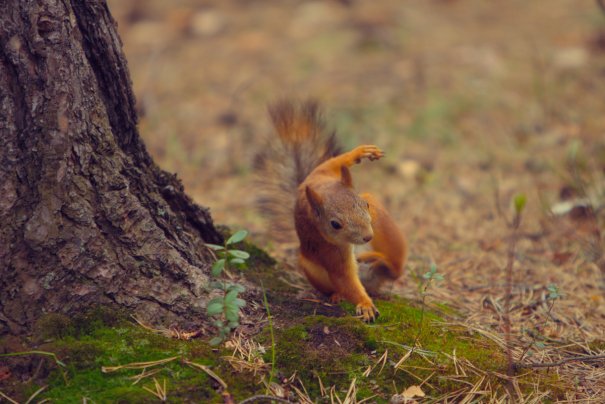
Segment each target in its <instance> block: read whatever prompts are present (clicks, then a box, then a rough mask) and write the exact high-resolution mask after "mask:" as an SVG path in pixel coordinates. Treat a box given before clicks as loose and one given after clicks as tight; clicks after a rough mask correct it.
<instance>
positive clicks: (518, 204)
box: [514, 194, 527, 214]
mask: <svg viewBox="0 0 605 404" xmlns="http://www.w3.org/2000/svg"><path fill="white" fill-rule="evenodd" d="M526 203H527V197H526V196H525V195H524V194H519V195H517V196H515V201H514V204H515V212H517V214H520V213H521V212H523V208H525V204H526Z"/></svg>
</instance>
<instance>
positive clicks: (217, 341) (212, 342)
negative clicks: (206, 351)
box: [209, 337, 223, 346]
mask: <svg viewBox="0 0 605 404" xmlns="http://www.w3.org/2000/svg"><path fill="white" fill-rule="evenodd" d="M221 342H223V338H221V337H214V338H212V339H211V340H210V342H209V343H210V345H212V346H217V345H218V344H220V343H221Z"/></svg>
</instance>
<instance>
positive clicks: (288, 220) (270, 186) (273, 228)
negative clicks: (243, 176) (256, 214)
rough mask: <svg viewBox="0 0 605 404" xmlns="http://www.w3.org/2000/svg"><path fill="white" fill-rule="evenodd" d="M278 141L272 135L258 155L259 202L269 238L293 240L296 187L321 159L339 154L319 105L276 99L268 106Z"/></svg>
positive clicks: (333, 136) (333, 135)
mask: <svg viewBox="0 0 605 404" xmlns="http://www.w3.org/2000/svg"><path fill="white" fill-rule="evenodd" d="M268 110H269V116H270V118H271V121H272V122H273V127H274V130H275V133H276V134H277V137H278V138H279V141H276V139H275V137H274V136H272V137H271V138H270V139H268V141H267V142H266V145H265V147H264V148H263V150H262V151H261V152H260V153H259V154H258V155H257V158H256V162H255V166H256V169H257V171H258V174H259V190H258V195H259V199H258V204H259V207H260V209H261V212H262V213H263V215H264V216H266V217H267V218H268V219H269V220H270V223H269V225H270V227H269V232H270V233H271V238H272V239H274V240H276V241H279V242H282V243H283V242H288V241H295V240H296V235H295V232H294V218H293V213H294V204H295V202H296V195H297V189H298V186H299V185H300V184H301V183H302V182H303V181H304V179H305V178H306V177H307V175H309V173H310V172H311V171H313V169H314V168H315V167H316V166H317V165H319V164H320V163H322V162H323V161H325V160H327V159H329V158H331V157H333V156H335V155H337V154H339V147H338V145H337V141H336V134H335V133H334V132H330V133H326V129H325V124H324V121H323V119H322V115H321V111H320V108H319V104H318V103H317V102H315V101H312V100H308V101H304V102H300V103H295V102H292V101H288V100H281V101H277V102H275V103H273V104H271V105H269V107H268Z"/></svg>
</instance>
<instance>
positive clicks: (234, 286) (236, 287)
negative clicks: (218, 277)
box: [227, 283, 246, 293]
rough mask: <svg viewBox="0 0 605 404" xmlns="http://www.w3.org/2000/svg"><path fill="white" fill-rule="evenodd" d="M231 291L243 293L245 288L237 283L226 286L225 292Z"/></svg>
mask: <svg viewBox="0 0 605 404" xmlns="http://www.w3.org/2000/svg"><path fill="white" fill-rule="evenodd" d="M232 290H237V291H238V292H239V293H243V292H245V291H246V288H245V287H243V286H242V285H240V284H239V283H232V284H230V285H229V286H227V292H231V291H232Z"/></svg>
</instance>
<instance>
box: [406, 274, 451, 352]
mask: <svg viewBox="0 0 605 404" xmlns="http://www.w3.org/2000/svg"><path fill="white" fill-rule="evenodd" d="M422 279H423V281H422V282H421V283H420V285H419V290H420V295H421V296H422V301H421V304H422V308H421V310H420V324H419V325H418V334H416V338H414V343H413V344H412V351H413V350H414V349H415V348H416V344H417V343H418V340H419V339H420V335H421V334H422V325H423V324H424V311H425V309H426V296H427V291H428V289H429V287H430V286H431V284H432V283H433V282H441V281H442V280H443V279H444V278H443V275H442V274H440V273H439V272H437V264H435V263H434V262H432V263H431V265H430V267H429V270H428V272H426V273H425V274H424V275H422Z"/></svg>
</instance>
